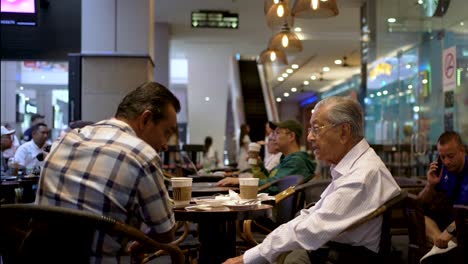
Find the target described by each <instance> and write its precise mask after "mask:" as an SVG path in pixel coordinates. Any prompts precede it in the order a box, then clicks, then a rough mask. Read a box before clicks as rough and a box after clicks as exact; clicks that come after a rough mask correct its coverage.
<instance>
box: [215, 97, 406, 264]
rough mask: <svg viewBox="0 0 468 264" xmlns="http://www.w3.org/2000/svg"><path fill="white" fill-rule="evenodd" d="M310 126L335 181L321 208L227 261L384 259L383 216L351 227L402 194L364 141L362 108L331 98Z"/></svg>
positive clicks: (229, 263)
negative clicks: (380, 255) (381, 255)
mask: <svg viewBox="0 0 468 264" xmlns="http://www.w3.org/2000/svg"><path fill="white" fill-rule="evenodd" d="M310 127H311V128H310V129H309V134H308V136H307V139H308V141H309V142H310V143H311V145H312V149H313V151H314V154H315V156H316V157H317V158H318V159H319V160H322V161H326V162H328V163H330V164H331V167H330V170H331V176H332V181H331V183H330V185H329V186H328V187H327V188H326V189H325V191H324V192H323V193H322V194H321V199H320V200H319V201H318V202H317V203H316V204H315V206H313V207H311V208H309V209H304V210H302V211H301V212H300V215H298V216H297V217H296V218H294V219H293V220H291V221H289V222H287V223H285V224H283V225H281V226H279V227H278V228H276V229H275V230H273V231H272V232H271V233H270V234H269V235H268V236H267V237H266V238H265V239H264V240H263V242H262V243H261V244H259V245H257V246H255V247H253V248H251V249H249V250H247V251H246V252H245V253H244V255H242V256H239V257H236V258H231V259H228V260H227V261H226V262H224V263H227V264H235V263H273V262H276V261H277V260H278V257H279V256H280V255H281V256H282V257H284V262H285V263H327V261H330V262H331V263H378V262H377V256H378V255H377V252H378V251H379V241H380V235H381V227H382V217H378V218H376V219H374V220H372V221H369V222H367V223H365V224H362V225H360V226H357V227H356V228H354V229H351V230H349V231H345V230H346V228H348V227H349V226H351V225H352V224H353V223H354V222H356V221H357V220H358V219H361V218H364V217H365V216H367V215H369V214H370V213H371V212H373V211H375V210H376V209H377V208H378V207H380V206H381V205H383V204H384V203H385V202H387V201H388V200H390V199H391V198H393V197H395V196H397V195H398V194H399V193H400V188H399V187H398V185H397V183H396V182H395V180H394V179H393V177H392V175H391V174H390V172H389V171H388V169H387V168H386V167H385V165H384V163H383V162H382V160H381V159H380V158H379V156H378V155H377V154H376V153H375V151H374V150H373V149H372V148H371V147H370V146H369V143H368V142H367V141H366V140H365V139H364V117H363V110H362V107H361V105H360V104H359V103H358V102H357V101H355V100H354V99H351V98H349V97H328V98H326V99H324V100H322V101H320V102H319V103H317V105H316V106H315V108H314V111H313V114H312V117H311V119H310ZM291 251H292V252H291Z"/></svg>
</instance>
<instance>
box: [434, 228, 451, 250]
mask: <svg viewBox="0 0 468 264" xmlns="http://www.w3.org/2000/svg"><path fill="white" fill-rule="evenodd" d="M452 238H453V236H452V235H451V234H449V232H447V230H445V231H444V232H442V233H440V235H439V236H438V237H436V239H434V245H436V246H437V247H438V248H447V245H448V242H449V241H450V240H452Z"/></svg>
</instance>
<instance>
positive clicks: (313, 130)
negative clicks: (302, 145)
mask: <svg viewBox="0 0 468 264" xmlns="http://www.w3.org/2000/svg"><path fill="white" fill-rule="evenodd" d="M337 125H340V124H328V125H323V126H313V127H310V128H309V129H308V130H307V133H309V134H310V133H312V136H314V137H316V136H318V135H319V134H320V132H321V131H322V130H323V129H324V128H326V127H329V128H332V127H336V126H337Z"/></svg>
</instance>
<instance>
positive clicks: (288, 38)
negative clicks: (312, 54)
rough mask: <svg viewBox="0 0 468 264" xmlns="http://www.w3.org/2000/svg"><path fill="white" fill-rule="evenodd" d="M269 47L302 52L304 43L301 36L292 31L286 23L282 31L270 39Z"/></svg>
mask: <svg viewBox="0 0 468 264" xmlns="http://www.w3.org/2000/svg"><path fill="white" fill-rule="evenodd" d="M268 48H269V49H272V50H282V51H284V52H292V53H294V52H301V51H302V43H301V40H300V39H299V37H298V36H297V35H296V34H295V33H294V32H291V30H290V29H289V27H288V26H287V25H284V26H283V28H281V31H280V32H278V33H276V34H275V35H274V36H273V37H272V38H271V39H270V44H269V45H268Z"/></svg>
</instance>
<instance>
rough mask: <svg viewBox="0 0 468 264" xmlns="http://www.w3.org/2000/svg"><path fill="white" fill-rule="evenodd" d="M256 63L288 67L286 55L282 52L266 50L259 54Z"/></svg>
mask: <svg viewBox="0 0 468 264" xmlns="http://www.w3.org/2000/svg"><path fill="white" fill-rule="evenodd" d="M258 63H260V64H268V63H276V64H281V65H288V58H287V57H286V53H284V51H282V50H274V49H269V48H268V49H266V50H264V51H262V53H260V57H259V60H258Z"/></svg>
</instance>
